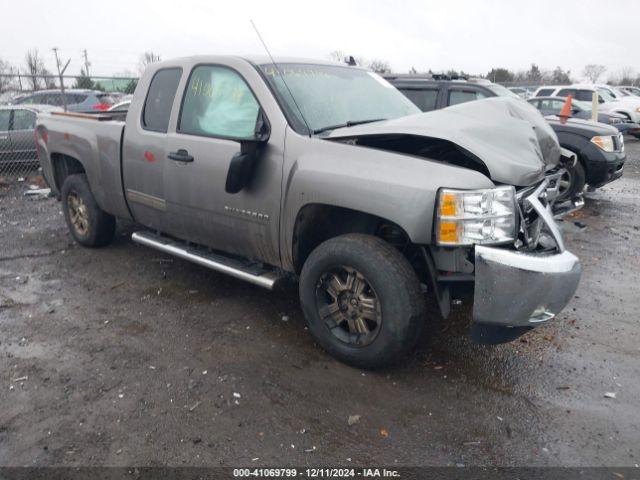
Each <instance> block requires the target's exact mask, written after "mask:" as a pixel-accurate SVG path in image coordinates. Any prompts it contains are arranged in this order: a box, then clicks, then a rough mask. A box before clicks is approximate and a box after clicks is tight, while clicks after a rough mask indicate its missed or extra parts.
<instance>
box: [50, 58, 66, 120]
mask: <svg viewBox="0 0 640 480" xmlns="http://www.w3.org/2000/svg"><path fill="white" fill-rule="evenodd" d="M51 50H53V53H54V54H55V56H56V67H58V78H59V79H60V90H61V91H62V105H64V111H65V112H66V111H67V96H66V95H65V94H64V79H63V78H62V75H64V72H65V71H66V70H67V67H68V66H69V63H70V62H71V59H69V60H67V63H65V65H64V68H62V70H60V59H59V58H58V48H57V47H54V48H52V49H51Z"/></svg>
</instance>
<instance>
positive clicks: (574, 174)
mask: <svg viewBox="0 0 640 480" xmlns="http://www.w3.org/2000/svg"><path fill="white" fill-rule="evenodd" d="M566 170H567V173H566V175H567V177H568V180H569V188H568V189H567V190H565V191H564V192H562V193H561V194H560V195H559V196H558V201H564V200H571V199H573V198H575V197H577V196H579V195H580V194H581V193H582V191H583V190H584V186H585V183H586V173H585V171H584V167H583V166H582V164H581V163H580V161H577V162H576V164H575V165H574V166H573V167H572V168H570V169H566ZM567 177H565V176H563V177H562V179H566V178H567Z"/></svg>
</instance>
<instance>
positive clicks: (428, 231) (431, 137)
mask: <svg viewBox="0 0 640 480" xmlns="http://www.w3.org/2000/svg"><path fill="white" fill-rule="evenodd" d="M37 141H38V148H39V156H40V160H41V162H42V165H43V173H44V175H45V177H46V178H47V179H48V181H49V183H50V185H51V188H52V191H53V192H54V194H57V195H59V196H60V199H61V200H62V209H63V212H64V216H65V220H66V222H67V225H68V227H69V229H70V232H71V235H72V236H73V237H74V238H75V239H76V240H77V241H78V242H79V243H80V244H82V245H84V246H87V247H98V246H103V245H106V244H108V243H109V242H110V241H111V240H112V238H113V236H114V229H115V227H114V226H115V218H116V217H119V218H127V219H129V220H134V221H136V222H137V223H138V224H140V225H141V226H143V230H141V231H138V232H136V233H134V235H133V240H134V241H136V242H138V243H141V244H143V245H147V246H149V247H152V248H156V249H158V250H160V251H162V252H166V253H169V254H173V255H177V256H178V257H181V258H184V259H188V260H191V261H194V262H196V263H198V264H200V265H204V266H206V267H209V268H212V269H214V270H217V271H221V272H224V273H227V274H229V275H232V276H234V277H236V278H240V279H243V280H247V281H249V282H253V283H255V284H257V285H260V286H263V287H266V288H274V287H276V286H277V285H278V283H279V282H280V281H282V280H284V279H286V278H294V279H296V278H297V279H299V291H300V301H301V305H302V310H303V312H304V315H305V318H306V320H307V323H308V325H309V330H310V332H311V334H312V335H313V336H314V338H315V339H316V340H317V341H318V343H319V344H320V345H321V346H322V347H324V348H325V349H326V350H327V351H328V352H330V353H331V354H332V355H334V356H336V357H337V358H339V359H340V360H342V361H345V362H347V363H350V364H353V365H357V366H360V367H368V368H370V367H380V366H383V365H386V364H389V363H392V362H395V361H398V360H399V359H400V358H402V356H403V355H404V354H406V353H407V352H408V351H409V350H410V349H411V348H412V347H413V345H415V343H416V341H417V340H418V338H419V337H420V332H421V331H422V329H423V326H424V323H425V315H426V314H425V296H424V293H423V292H424V289H425V288H426V289H428V291H429V292H430V295H432V298H434V299H435V301H436V302H437V304H438V305H439V307H440V310H441V313H442V315H443V316H444V317H447V316H448V314H449V310H450V300H449V299H450V298H451V297H450V293H449V292H450V289H451V288H454V287H453V286H454V285H461V286H462V285H466V286H468V287H469V288H473V289H474V295H473V327H472V333H473V335H474V336H475V338H480V339H484V340H485V341H487V340H493V341H499V340H501V341H505V340H507V339H512V338H515V337H516V336H518V335H521V334H522V333H524V332H525V331H527V330H529V329H531V328H532V327H535V326H536V325H540V324H542V323H545V322H546V321H548V320H550V319H551V318H553V317H554V316H555V315H556V314H557V313H558V312H559V311H560V310H561V309H562V308H563V307H564V306H565V305H566V304H567V303H568V302H569V300H570V299H571V298H572V296H573V294H574V292H575V289H576V287H577V284H578V281H579V277H580V264H579V261H578V259H577V258H576V257H575V256H574V255H572V254H571V253H569V252H568V251H567V250H566V249H565V247H564V243H563V240H562V236H561V233H560V230H559V229H558V227H557V225H556V223H555V221H554V220H553V218H552V216H551V215H550V213H549V208H548V199H549V196H550V195H551V194H552V193H553V192H552V191H551V190H550V189H549V184H548V180H547V179H546V178H545V171H547V170H550V169H553V168H554V167H555V166H556V164H557V162H558V158H559V156H560V147H559V145H558V142H557V140H556V136H555V134H554V133H553V131H552V130H551V128H550V126H549V125H548V123H547V122H546V121H544V119H543V117H542V116H541V115H539V113H538V112H536V111H535V109H533V108H532V107H531V106H529V105H527V104H526V103H525V102H522V101H521V100H517V101H514V100H512V99H505V98H495V99H490V100H487V101H486V102H473V103H469V104H466V105H460V106H459V107H457V108H451V109H447V110H443V111H439V112H432V113H429V114H422V113H421V112H420V110H419V109H418V108H417V107H415V106H414V105H413V104H412V103H411V102H410V101H408V100H407V99H406V98H405V97H404V96H403V95H401V94H400V93H399V92H398V91H397V90H396V89H394V88H392V87H391V85H389V83H388V82H386V81H385V80H384V79H383V78H381V77H380V76H378V75H376V74H375V73H373V72H371V71H368V70H366V69H363V68H359V67H349V66H345V65H340V64H335V63H331V62H321V61H313V60H297V61H296V60H291V59H287V60H282V61H281V62H279V63H278V64H277V66H276V65H274V64H273V63H272V62H271V60H270V59H268V58H261V57H249V58H241V57H235V56H233V57H224V56H203V57H189V58H184V59H177V60H171V61H165V62H159V63H154V64H151V65H149V66H148V67H147V69H146V71H145V73H144V75H143V76H142V78H141V80H140V83H139V84H138V87H137V89H136V93H135V94H134V97H133V100H132V102H131V106H130V108H129V111H128V113H127V116H126V121H119V120H115V119H113V117H112V116H111V114H110V113H105V114H100V115H97V116H96V115H85V116H82V115H71V114H62V115H50V114H46V113H45V114H41V115H40V116H39V117H38V126H37ZM144 228H146V229H148V230H145V229H144ZM156 232H162V234H161V235H160V234H158V233H156ZM194 245H199V246H202V248H200V247H196V246H194ZM124 273H125V272H124V270H123V274H124ZM456 298H457V297H456ZM514 299H518V301H517V302H514Z"/></svg>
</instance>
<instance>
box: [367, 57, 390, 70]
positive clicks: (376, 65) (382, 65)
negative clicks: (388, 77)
mask: <svg viewBox="0 0 640 480" xmlns="http://www.w3.org/2000/svg"><path fill="white" fill-rule="evenodd" d="M367 66H368V67H369V68H370V69H371V70H373V71H374V72H376V73H391V65H389V62H387V61H386V60H377V59H375V60H371V61H370V62H369V64H368V65H367Z"/></svg>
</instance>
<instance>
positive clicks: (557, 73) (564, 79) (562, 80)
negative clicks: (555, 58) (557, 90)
mask: <svg viewBox="0 0 640 480" xmlns="http://www.w3.org/2000/svg"><path fill="white" fill-rule="evenodd" d="M551 83H557V84H561V85H562V84H570V83H571V71H570V70H566V71H565V70H563V69H562V68H560V67H556V68H555V70H554V71H553V72H551Z"/></svg>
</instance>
